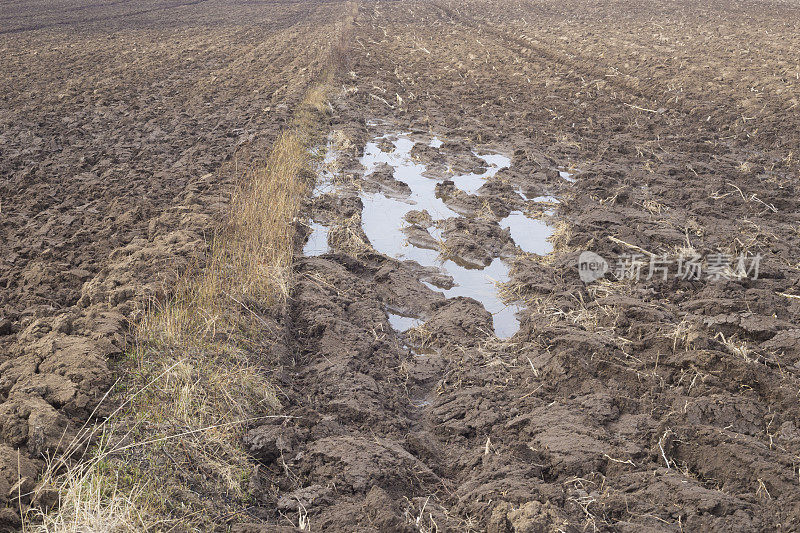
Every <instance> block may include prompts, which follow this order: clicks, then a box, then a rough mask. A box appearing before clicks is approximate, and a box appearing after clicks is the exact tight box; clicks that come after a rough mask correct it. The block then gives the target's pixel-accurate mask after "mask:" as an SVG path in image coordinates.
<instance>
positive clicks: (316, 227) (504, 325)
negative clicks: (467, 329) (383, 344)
mask: <svg viewBox="0 0 800 533" xmlns="http://www.w3.org/2000/svg"><path fill="white" fill-rule="evenodd" d="M443 146H446V145H445V143H444V141H443V140H442V139H440V138H438V137H435V136H434V137H427V138H422V137H420V136H413V135H411V134H405V133H391V134H386V135H381V136H378V137H375V138H374V139H373V140H372V141H370V142H368V143H366V145H365V147H364V153H363V156H362V157H361V158H360V163H361V165H362V166H363V168H364V180H365V186H363V187H361V188H360V189H359V190H358V191H357V194H358V196H359V197H360V199H361V201H362V203H363V209H362V212H361V221H362V229H363V230H364V233H365V234H366V236H367V238H368V239H369V242H370V243H371V245H372V247H373V248H374V249H375V250H376V251H378V252H380V253H382V254H384V255H387V256H389V257H393V258H395V259H398V260H401V261H406V260H411V261H415V262H417V263H418V264H420V265H422V266H423V267H435V268H438V269H439V270H440V271H441V272H442V273H444V274H446V275H447V276H450V277H451V278H452V281H453V284H452V286H449V284H447V285H443V286H435V285H433V284H431V283H429V282H426V281H423V283H425V284H426V285H427V286H428V287H430V288H431V289H433V290H437V291H440V292H442V293H443V294H444V295H445V296H446V297H448V298H453V297H457V296H464V297H470V298H473V299H475V300H477V301H479V302H480V303H481V304H482V305H483V306H484V308H485V309H486V310H487V311H489V313H491V314H492V317H493V326H494V332H495V334H496V335H497V336H498V337H500V338H508V337H511V336H512V335H513V334H514V333H516V331H517V330H518V329H519V321H518V320H517V318H516V313H517V312H518V311H520V308H519V307H518V306H517V305H515V304H513V303H511V304H507V303H505V302H504V301H503V299H502V298H501V296H500V294H499V286H500V285H501V284H503V283H505V282H507V281H508V280H509V268H510V264H511V261H512V260H513V257H514V255H519V254H538V255H544V254H547V253H550V252H551V251H552V245H551V244H550V242H549V240H548V239H549V237H550V236H551V235H552V233H553V228H552V227H551V226H550V225H548V224H547V223H546V222H545V221H543V220H540V219H535V218H531V217H528V216H527V215H526V214H525V213H524V212H523V211H521V210H515V211H511V212H510V213H509V214H508V215H507V216H505V217H503V218H499V219H497V220H495V223H496V224H497V225H498V226H499V228H500V229H501V230H507V231H508V232H509V233H510V239H511V241H513V243H511V246H512V248H513V246H514V245H515V246H516V247H518V248H513V250H516V251H514V252H513V253H505V254H503V256H502V257H492V258H490V259H489V260H487V261H486V263H485V264H480V263H478V264H476V263H474V262H472V261H468V260H465V259H464V258H461V257H458V256H454V255H452V254H450V255H445V254H443V253H442V248H443V247H442V245H443V243H444V241H445V238H444V236H443V228H444V227H445V226H446V224H447V223H448V222H449V221H450V220H451V219H458V218H460V217H467V216H470V215H471V214H472V213H469V212H466V211H463V212H462V209H459V207H458V206H457V205H455V206H453V207H451V206H448V205H447V203H445V200H443V199H442V197H440V195H437V185H440V184H442V183H443V182H444V181H445V180H450V181H452V182H453V183H454V185H455V188H457V189H458V190H459V191H460V193H459V194H461V193H464V194H465V195H476V194H477V193H478V192H479V190H480V189H481V187H483V186H484V185H485V184H486V183H487V182H488V181H489V180H491V179H492V178H494V177H495V176H496V175H497V173H498V172H499V171H501V170H502V169H506V168H509V167H510V166H511V159H510V158H509V157H508V156H506V155H503V154H500V153H491V152H483V151H480V150H467V151H466V152H465V153H464V154H461V155H459V156H458V157H460V158H461V159H458V158H455V163H450V162H448V161H447V160H445V158H443V157H442V158H441V160H438V159H439V158H440V153H439V149H440V148H442V147H443ZM425 150H432V152H430V153H428V152H425ZM420 153H422V154H423V157H420V155H419V154H420ZM426 154H427V155H426ZM334 158H335V155H334V154H332V153H331V148H330V146H328V152H327V153H326V156H325V161H327V162H330V161H332V160H333V159H334ZM431 158H435V160H434V161H432V162H431V161H430V159H431ZM465 161H466V162H465ZM322 168H323V169H327V168H329V165H328V164H326V163H323V167H322ZM321 178H322V179H320V181H319V184H318V187H317V190H316V191H315V194H320V193H321V192H325V191H326V190H329V189H330V186H329V185H328V184H330V183H331V177H330V176H326V175H325V173H324V172H323V173H322V174H321ZM525 200H526V203H527V202H530V203H539V202H543V203H551V204H557V203H558V199H557V198H555V197H553V196H540V197H536V198H525ZM419 218H422V219H424V221H425V223H424V224H422V226H424V227H420V226H415V228H414V229H415V230H416V231H417V238H414V239H411V238H409V234H408V233H407V230H408V229H409V226H411V225H412V224H411V223H410V222H409V221H410V220H412V221H413V220H417V219H419ZM311 229H312V232H311V235H310V236H309V239H308V242H307V243H306V245H305V247H304V250H303V251H304V254H305V255H307V256H312V255H321V254H324V253H326V252H327V251H328V228H327V227H325V226H324V225H322V224H319V223H318V222H312V223H311ZM404 230H405V231H404ZM425 232H427V234H425ZM420 233H421V235H422V236H423V237H422V238H419V235H420ZM389 321H390V324H391V325H392V327H393V328H394V329H395V330H397V331H399V332H403V331H406V330H408V329H410V328H412V327H415V326H418V325H420V324H421V323H422V322H423V320H422V319H421V318H420V317H409V316H404V315H401V314H396V313H393V312H389Z"/></svg>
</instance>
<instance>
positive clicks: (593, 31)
mask: <svg viewBox="0 0 800 533" xmlns="http://www.w3.org/2000/svg"><path fill="white" fill-rule="evenodd" d="M152 5H153V6H157V8H158V9H160V10H163V9H167V8H168V9H170V10H172V11H175V12H176V13H179V14H177V15H176V16H175V17H173V18H170V17H163V16H161V15H155V14H153V12H152V11H148V10H149V9H156V7H152V6H151V7H148V6H150V4H149V3H148V4H140V6H142V7H137V8H136V9H135V11H137V13H135V14H132V13H129V12H126V11H124V10H125V9H134V8H132V7H130V6H128V7H121V6H119V5H117V4H111V5H110V6H107V7H103V8H102V9H101V10H100V11H98V12H101V13H105V12H106V11H107V12H108V13H107V14H106V15H103V16H102V17H100V19H96V18H95V17H94V15H93V16H92V17H89V16H88V15H87V16H84V13H86V11H83V10H81V9H78V6H76V8H75V9H74V10H71V11H69V14H68V15H65V14H59V15H52V14H48V15H46V16H45V15H43V14H42V13H41V12H40V13H36V12H35V11H34V8H29V12H28V14H26V15H19V14H18V13H17V11H18V10H19V8H18V7H16V8H8V7H6V8H3V9H2V11H0V20H2V21H3V26H2V27H3V28H8V29H7V30H6V29H4V30H0V34H2V35H0V39H2V40H0V53H1V54H2V55H3V57H4V58H7V63H8V64H9V65H10V68H9V69H8V70H9V72H12V74H11V75H10V76H7V77H5V78H4V79H3V81H2V83H3V85H2V88H3V91H2V94H3V95H4V96H3V98H4V100H3V102H4V104H5V105H4V106H3V108H2V110H0V121H2V125H3V126H2V129H0V150H2V155H3V157H2V160H0V165H2V167H0V168H2V174H3V178H4V181H3V182H2V183H0V191H2V192H1V194H2V200H3V204H2V215H0V216H2V219H0V221H1V223H2V229H1V231H2V232H3V240H2V241H0V257H2V259H0V269H2V270H0V287H5V288H6V290H5V291H4V292H3V293H2V294H0V306H2V307H0V313H2V316H0V343H2V344H0V346H2V351H0V357H2V358H3V359H2V360H0V363H2V366H0V399H2V400H3V403H2V404H0V438H2V444H0V498H7V493H8V491H9V490H10V489H12V488H13V487H14V485H15V483H17V479H18V478H17V473H18V471H19V472H22V473H23V476H24V479H25V483H26V485H25V489H24V490H27V489H28V488H30V486H32V484H33V483H34V480H35V477H36V474H37V472H38V471H39V469H40V468H41V453H43V452H52V451H54V450H55V449H56V448H57V443H58V437H60V435H61V434H62V433H63V432H64V431H65V430H66V431H67V432H69V431H70V430H71V429H70V428H72V427H73V426H74V422H73V421H74V420H84V419H85V418H86V416H87V414H88V412H89V411H90V410H91V408H92V407H93V406H94V405H95V403H96V400H97V399H98V397H99V396H100V395H102V393H103V392H104V390H105V389H106V388H107V387H108V386H109V384H110V383H111V381H112V379H113V378H112V376H111V373H110V372H109V370H108V365H107V362H106V361H107V358H108V357H114V356H115V355H116V354H118V353H120V351H121V350H123V349H124V343H123V341H122V339H123V334H124V331H125V327H126V320H127V319H128V318H130V317H131V315H132V313H133V311H134V310H135V308H136V307H135V305H134V303H135V302H136V301H139V300H140V299H141V298H144V297H145V296H147V295H149V294H153V293H157V292H158V287H159V285H158V283H159V281H160V279H161V276H162V275H167V276H168V275H169V272H171V271H172V270H171V269H174V268H179V267H180V266H181V264H185V263H187V262H189V260H190V258H191V256H192V255H193V254H194V253H196V252H197V250H198V249H202V247H203V231H204V230H206V229H207V228H210V227H212V226H213V224H212V223H213V221H214V220H216V219H217V218H219V217H220V216H221V214H222V213H224V207H225V201H224V200H222V198H224V196H223V195H221V192H224V191H225V187H226V186H227V184H229V183H230V180H231V174H232V171H231V170H230V169H229V168H227V167H226V166H224V165H222V163H223V162H224V161H225V160H231V159H232V158H234V157H235V154H237V153H241V154H242V156H241V157H242V158H243V160H244V161H246V162H248V163H249V162H251V161H253V160H255V158H257V156H258V154H259V151H260V150H261V149H262V148H264V147H266V146H268V145H269V144H270V143H271V141H272V139H274V135H275V134H276V133H277V131H278V130H279V128H280V126H281V124H282V122H283V121H284V120H286V118H287V117H288V116H290V114H291V110H292V106H293V104H294V102H296V99H297V97H298V96H299V94H300V92H301V90H302V88H303V87H304V84H305V83H306V80H307V79H311V77H313V74H314V71H315V69H314V68H309V69H308V70H307V71H301V69H302V68H304V67H307V66H308V65H312V66H313V65H315V63H314V59H313V58H314V57H315V56H314V55H313V53H312V52H307V51H306V48H305V47H309V48H313V46H314V43H312V42H310V41H309V39H310V38H309V37H307V34H308V32H309V31H310V30H309V28H312V27H315V24H316V25H319V24H321V21H322V20H326V15H327V14H329V13H333V12H335V11H337V10H341V9H342V5H340V4H336V3H330V4H328V3H323V2H318V3H313V2H302V3H280V4H274V5H273V4H270V8H269V11H264V10H263V9H262V6H263V4H257V3H242V4H241V5H240V4H236V3H234V4H230V3H215V2H205V3H201V4H191V5H180V6H179V5H172V4H170V5H169V6H167V5H166V4H161V3H152ZM232 5H235V6H236V8H235V9H234V8H232V7H231V6H232ZM122 6H127V4H122ZM275 6H279V8H278V7H275ZM312 6H313V7H312ZM41 9H42V10H43V11H44V10H45V8H44V7H42V8H41ZM43 11H42V12H43ZM138 11H141V13H138ZM276 12H278V13H280V16H278V15H275V13H276ZM92 13H95V11H92ZM242 20H247V24H244V23H242V22H241V21H242ZM97 24H99V25H100V26H99V27H100V28H102V30H99V29H95V28H96V27H97V26H96V25H97ZM83 27H85V28H87V30H86V32H85V33H84V35H85V36H84V37H81V38H77V37H75V36H74V34H72V33H69V31H70V30H71V29H72V28H83ZM33 28H37V29H35V30H34V29H33ZM265 28H267V29H268V31H265ZM89 29H92V31H89ZM109 29H111V30H113V31H112V33H110V34H109V33H108V30H109ZM313 35H315V36H316V37H314V39H318V40H320V41H321V40H324V39H325V34H324V32H322V33H320V34H317V33H314V34H313ZM76 39H78V41H76ZM286 42H293V43H302V45H300V46H294V45H293V46H291V47H289V48H287V47H286V45H285V43H286ZM314 42H316V41H314ZM165 43H168V44H165ZM349 44H350V55H349V57H348V58H347V61H348V66H347V68H346V69H344V71H343V72H342V73H341V77H340V79H339V80H338V81H339V88H340V89H341V91H340V92H339V93H338V94H337V97H336V98H335V99H334V101H333V108H334V113H333V124H332V128H333V130H334V131H339V132H341V133H342V135H343V136H344V137H345V138H346V139H347V140H348V143H344V144H343V146H344V148H343V150H342V152H341V153H340V155H339V159H340V162H341V163H342V174H345V175H347V180H349V182H350V184H351V186H353V187H354V189H355V190H357V189H358V188H359V187H363V190H381V191H388V192H389V193H391V194H399V195H402V194H403V193H404V188H403V186H402V184H401V183H399V182H397V181H396V180H394V179H393V177H392V176H391V175H390V174H388V173H387V172H385V170H386V169H384V172H382V173H381V174H379V175H377V176H375V177H374V178H365V177H363V176H362V175H361V173H362V172H363V169H361V168H360V165H359V163H358V159H357V158H358V157H359V156H360V155H361V152H362V150H363V147H364V145H365V143H366V142H367V141H370V140H372V139H373V138H374V137H375V136H376V135H377V134H380V133H387V132H399V131H405V132H412V133H413V134H415V135H419V136H421V137H424V136H430V135H437V136H438V137H440V138H441V139H444V140H445V141H446V144H445V145H443V146H442V150H427V149H422V148H420V149H418V150H417V151H416V152H415V153H414V155H415V156H416V157H418V158H419V159H420V160H421V161H425V162H426V163H428V164H429V165H430V169H431V173H432V174H436V175H439V176H441V175H443V174H442V173H444V172H446V169H447V166H448V165H451V166H453V164H454V163H455V166H456V167H457V170H459V171H471V170H473V169H477V170H479V168H478V167H479V166H480V164H481V161H476V160H474V158H472V157H470V156H469V155H468V154H469V151H470V150H472V149H474V148H476V147H482V148H485V149H491V150H495V151H499V152H502V153H506V154H508V155H509V156H511V157H512V165H511V167H510V168H509V169H508V170H504V171H501V173H499V174H498V176H497V177H496V179H493V180H492V181H491V182H490V183H488V184H487V185H486V186H484V188H483V189H481V190H480V191H479V193H478V194H476V195H471V196H465V195H459V194H457V191H455V190H452V189H447V187H448V185H449V184H448V183H447V182H445V183H444V184H442V186H440V189H441V190H440V191H438V192H439V193H440V194H441V196H442V197H448V196H450V197H452V198H449V199H448V200H447V202H448V205H449V206H451V207H453V208H457V209H458V211H459V212H460V213H464V217H463V220H461V221H448V224H449V225H448V226H447V227H446V228H445V231H448V232H449V233H447V235H445V237H452V238H453V240H452V242H451V243H450V244H451V246H450V247H449V248H450V249H452V250H454V253H455V254H456V255H460V256H462V258H464V259H465V260H470V261H477V262H483V263H485V262H486V261H487V260H488V261H490V260H491V259H492V258H494V257H500V256H503V257H507V256H509V255H512V252H511V251H510V248H509V246H510V243H509V241H508V235H507V234H505V233H503V232H498V231H496V228H497V226H496V219H497V218H501V217H503V216H506V214H507V212H508V211H509V210H519V209H521V208H522V206H523V205H524V204H523V199H522V197H521V196H520V195H519V194H518V193H517V192H516V191H518V190H521V191H522V192H524V193H525V195H526V196H538V195H542V196H543V195H554V196H557V197H559V199H560V200H561V203H560V204H558V205H556V206H548V207H550V208H555V209H556V211H555V219H554V222H557V223H558V224H559V231H558V233H557V238H556V239H555V242H554V244H555V251H554V252H553V253H552V254H550V255H549V256H547V257H544V258H542V257H537V256H526V255H523V254H517V259H516V261H515V263H514V269H513V271H512V277H511V283H510V284H509V286H508V287H507V288H508V291H509V293H510V294H513V295H514V297H515V298H516V299H518V300H519V302H521V305H522V306H523V307H524V310H523V311H522V312H521V313H520V314H519V318H520V321H521V328H520V330H519V332H518V333H517V334H516V335H515V336H514V337H512V338H511V339H509V340H507V341H503V340H498V339H497V338H495V337H494V336H493V335H492V334H491V327H492V326H491V324H492V317H491V315H490V314H489V313H488V312H487V311H486V310H485V309H484V307H483V306H482V305H481V304H480V303H479V302H477V301H475V300H472V299H469V298H450V299H446V298H444V297H443V296H442V295H441V294H440V293H438V292H437V291H435V290H433V289H432V288H431V287H430V286H429V285H426V284H424V283H423V282H422V280H426V281H431V280H432V279H433V280H434V281H438V282H436V283H434V285H435V286H446V283H447V280H443V279H438V280H435V279H434V278H436V274H434V273H431V272H430V271H428V270H426V269H424V268H422V267H420V266H419V265H417V264H415V263H413V262H402V261H398V260H396V259H394V258H389V257H385V256H382V255H380V254H377V253H373V252H370V251H369V250H368V249H365V248H363V249H356V248H347V247H345V246H344V245H343V244H342V243H339V245H337V243H336V242H333V243H332V248H333V249H332V251H331V252H330V253H328V254H324V255H322V256H319V257H308V258H300V259H298V261H297V266H296V273H297V281H296V284H295V286H294V289H293V293H292V296H291V298H290V301H289V304H288V310H287V312H288V317H289V318H288V321H287V324H286V326H287V332H288V333H287V340H286V341H285V342H286V344H287V348H288V350H286V353H287V354H288V355H286V356H283V357H281V358H280V360H278V361H275V364H276V365H277V366H278V367H279V368H277V369H276V372H275V374H274V375H275V376H276V385H277V386H278V388H279V389H280V391H281V394H282V396H281V402H282V404H283V406H284V414H286V415H289V416H290V418H288V419H286V420H280V421H278V422H276V423H274V424H267V425H257V426H254V427H252V428H250V430H249V432H248V435H247V438H246V439H245V442H244V445H245V446H246V447H247V448H248V450H249V451H250V453H251V454H252V457H253V461H254V465H255V468H254V473H253V476H252V478H251V483H250V484H251V486H250V488H251V492H252V502H253V507H252V508H251V509H249V510H248V512H249V514H250V515H251V517H252V522H253V524H239V525H236V526H234V530H235V531H240V532H245V531H281V530H283V529H282V528H286V530H289V531H291V530H294V528H295V527H296V526H298V524H299V523H300V519H301V518H304V519H307V520H308V521H309V522H310V524H311V530H316V531H425V532H429V531H490V532H493V533H507V532H509V533H510V532H515V531H516V532H523V531H524V532H534V531H536V532H538V531H575V532H577V531H629V532H633V531H676V532H677V531H736V532H745V531H776V530H777V531H799V530H800V506H798V501H800V402H799V401H798V391H800V326H798V319H799V318H800V267H799V266H798V265H799V264H800V263H798V259H797V257H795V253H796V252H797V250H800V229H799V228H800V214H799V213H800V210H799V209H798V191H797V180H798V177H800V169H799V168H798V153H800V146H799V143H798V141H799V140H800V114H799V113H797V105H798V101H799V100H800V79H799V78H800V71H799V70H798V65H797V62H796V57H797V55H798V51H800V9H799V8H798V7H797V6H796V5H794V4H792V3H787V2H759V3H753V2H739V3H736V2H732V1H730V0H718V1H713V2H706V3H704V4H703V5H696V3H693V2H684V1H668V2H661V3H657V4H652V3H650V4H643V3H641V2H632V1H627V0H610V1H608V2H602V3H586V2H583V1H578V0H568V1H566V2H563V1H558V2H557V1H555V0H546V1H544V2H530V1H527V0H524V1H522V2H507V1H503V2H489V1H488V0H469V1H467V2H436V1H421V2H415V1H412V2H388V1H374V2H372V1H371V2H360V3H359V16H358V18H357V19H356V25H355V34H354V36H353V39H352V42H351V43H349ZM142 47H148V48H144V50H145V51H142V50H143V49H142ZM134 48H136V49H137V51H136V52H133V51H132V50H133V49H134ZM87 49H89V50H92V51H93V55H92V56H88V55H86V53H85V51H86V50H87ZM129 51H130V52H131V54H132V57H131V58H130V61H126V62H125V66H124V67H123V66H121V65H120V63H121V60H120V57H123V56H124V54H125V53H126V52H129ZM76 69H83V71H84V72H85V73H86V74H84V75H82V76H81V77H78V78H76V77H75V76H73V75H72V74H71V72H74V71H75V70H76ZM131 72H132V73H133V74H131ZM301 72H302V73H301ZM214 76H216V78H215V80H216V81H214V82H213V83H212V82H211V81H209V80H210V78H211V77H214ZM297 76H300V78H298V77H297ZM298 79H300V80H301V81H295V80H298ZM64 80H67V82H65V81H64ZM198 80H201V81H198ZM288 80H292V81H288ZM62 93H63V94H64V95H65V96H63V97H60V96H59V95H60V94H62ZM266 108H269V109H270V111H269V112H268V113H264V112H263V110H264V109H266ZM368 120H369V121H372V120H376V121H380V122H379V124H378V125H372V124H373V123H372V122H369V125H368V122H367V121H368ZM382 148H385V149H389V147H388V146H383V147H382ZM237 150H238V152H237ZM442 153H445V154H447V153H450V154H451V155H452V154H459V153H460V154H461V156H459V157H458V158H457V159H452V160H450V161H448V160H447V156H443V155H442ZM453 157H456V156H453ZM220 165H222V166H220ZM226 169H227V170H226ZM566 169H570V172H574V173H575V176H574V177H575V182H574V183H570V182H569V181H567V180H564V179H563V178H562V177H561V176H560V175H559V170H566ZM209 173H211V174H209ZM200 176H204V177H203V178H200ZM448 193H449V194H448ZM362 207H363V206H362V205H361V203H360V202H359V201H358V199H357V198H355V197H354V195H350V196H348V195H347V194H342V195H334V194H329V195H325V196H321V197H318V198H316V199H314V200H313V201H309V207H308V213H309V215H310V216H312V217H314V218H315V219H317V220H318V221H324V222H326V223H331V224H332V223H335V222H336V223H342V221H345V222H347V223H349V224H351V226H348V227H350V228H351V229H352V234H353V235H355V236H356V237H360V238H364V234H363V232H360V231H359V226H358V224H359V221H360V213H361V210H362ZM484 207H488V211H486V210H485V209H484ZM413 218H414V220H413V222H414V223H415V224H416V226H413V229H412V230H410V231H409V233H408V237H409V240H412V239H416V242H417V243H428V244H430V245H432V246H433V245H435V243H431V241H430V240H429V239H428V238H426V237H425V233H426V232H427V230H428V228H429V227H430V224H429V221H427V220H426V217H425V216H424V214H422V213H418V214H417V215H416V216H414V217H413ZM462 234H463V235H473V236H474V238H473V239H472V240H469V239H466V238H465V237H460V240H459V235H462ZM689 247H691V248H693V249H695V250H696V251H697V252H699V253H702V254H708V253H713V252H717V251H719V250H725V251H730V252H734V253H742V252H748V253H750V254H755V253H760V254H761V256H762V261H761V272H760V276H759V278H758V279H757V280H753V279H741V280H730V281H711V280H707V279H701V280H697V281H686V280H679V279H673V278H670V279H668V280H667V281H641V282H638V283H630V282H624V281H617V280H615V279H614V278H613V276H611V275H608V276H607V277H606V279H605V280H604V281H601V282H597V283H595V284H589V285H587V284H585V283H584V282H582V281H581V280H580V278H579V275H578V269H577V258H578V254H579V253H580V252H581V251H584V250H591V251H594V252H596V253H599V254H600V255H602V256H604V257H606V258H609V259H611V258H613V257H615V256H617V255H619V254H624V253H631V252H639V253H640V252H641V250H644V251H645V252H649V253H652V254H657V255H661V254H674V253H677V252H678V251H679V250H681V249H685V248H689ZM345 252H347V253H345ZM389 311H392V312H394V313H400V314H403V315H409V316H415V317H419V318H420V319H421V320H422V321H423V322H424V323H423V324H422V326H420V327H417V328H415V329H413V330H411V331H409V332H407V333H399V332H397V331H395V330H394V329H393V328H392V326H391V325H390V322H389V316H388V312H389ZM264 357H273V358H277V356H273V355H272V354H264ZM15 449H19V450H21V451H22V452H23V453H22V454H21V455H20V456H18V455H17V453H16V451H15ZM18 457H20V458H21V459H19V467H18V462H17V461H18ZM18 468H19V470H18ZM0 518H1V519H7V521H8V523H13V518H14V517H13V513H12V512H11V511H7V512H6V514H0Z"/></svg>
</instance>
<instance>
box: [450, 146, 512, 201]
mask: <svg viewBox="0 0 800 533" xmlns="http://www.w3.org/2000/svg"><path fill="white" fill-rule="evenodd" d="M473 154H475V156H477V157H479V158H480V159H483V160H484V161H485V162H486V165H487V168H486V171H484V172H483V173H481V174H464V175H463V176H456V177H454V178H453V182H454V183H455V184H456V187H458V188H459V189H461V190H462V191H464V192H465V193H467V194H475V193H476V192H478V189H480V188H481V187H483V184H484V183H486V180H488V179H489V178H491V177H493V176H494V175H495V174H497V172H498V171H500V170H502V169H504V168H508V167H510V166H511V159H509V158H508V157H506V156H504V155H501V154H478V153H476V152H473Z"/></svg>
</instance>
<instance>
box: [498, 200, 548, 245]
mask: <svg viewBox="0 0 800 533" xmlns="http://www.w3.org/2000/svg"><path fill="white" fill-rule="evenodd" d="M500 226H501V227H503V228H509V229H510V230H511V238H512V239H513V240H514V243H515V244H516V245H517V246H519V247H520V248H522V251H523V252H526V253H529V254H537V255H545V254H549V253H550V252H552V251H553V245H552V244H551V243H550V241H548V240H547V239H548V238H549V237H550V235H552V234H553V228H552V227H550V226H549V225H548V224H546V223H545V222H544V221H542V220H538V219H533V218H528V217H526V216H525V214H524V213H521V212H520V211H512V212H511V214H510V215H508V216H507V217H506V218H504V219H503V220H501V221H500Z"/></svg>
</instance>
